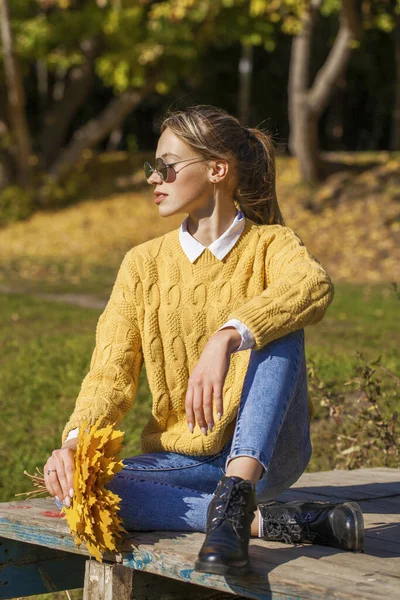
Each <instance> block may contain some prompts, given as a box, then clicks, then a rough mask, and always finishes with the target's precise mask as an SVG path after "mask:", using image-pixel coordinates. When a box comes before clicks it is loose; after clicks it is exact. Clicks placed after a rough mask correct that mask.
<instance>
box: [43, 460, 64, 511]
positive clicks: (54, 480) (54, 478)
mask: <svg viewBox="0 0 400 600" xmlns="http://www.w3.org/2000/svg"><path fill="white" fill-rule="evenodd" d="M48 471H50V472H48ZM44 481H45V484H46V488H47V489H48V491H49V493H50V494H51V495H52V496H58V498H59V499H60V501H62V499H63V494H62V488H61V486H60V482H59V481H58V475H57V465H56V461H55V459H54V457H53V455H51V456H50V458H49V459H48V460H47V463H46V466H45V468H44Z"/></svg>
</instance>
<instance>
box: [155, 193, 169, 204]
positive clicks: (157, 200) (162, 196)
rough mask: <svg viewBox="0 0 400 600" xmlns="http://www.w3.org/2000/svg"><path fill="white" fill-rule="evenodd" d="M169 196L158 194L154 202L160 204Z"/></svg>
mask: <svg viewBox="0 0 400 600" xmlns="http://www.w3.org/2000/svg"><path fill="white" fill-rule="evenodd" d="M167 196H168V194H161V193H159V192H156V194H155V196H154V202H155V203H156V204H158V203H159V202H161V200H164V198H166V197H167Z"/></svg>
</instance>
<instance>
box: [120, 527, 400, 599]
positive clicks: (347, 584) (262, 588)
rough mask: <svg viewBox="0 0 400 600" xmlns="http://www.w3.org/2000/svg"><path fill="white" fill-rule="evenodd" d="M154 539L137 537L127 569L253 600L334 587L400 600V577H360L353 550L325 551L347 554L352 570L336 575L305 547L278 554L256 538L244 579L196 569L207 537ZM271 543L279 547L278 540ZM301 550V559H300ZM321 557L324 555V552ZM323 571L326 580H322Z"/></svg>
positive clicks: (340, 592)
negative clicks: (199, 553) (303, 554)
mask: <svg viewBox="0 0 400 600" xmlns="http://www.w3.org/2000/svg"><path fill="white" fill-rule="evenodd" d="M148 535H149V534H146V535H145V536H143V537H141V535H140V534H138V535H135V548H132V552H127V553H126V554H125V553H123V565H129V566H131V567H132V568H134V569H143V570H146V571H150V572H152V573H158V574H159V575H164V576H167V577H169V578H172V579H178V580H179V579H180V580H186V581H190V582H192V583H195V584H196V585H204V586H205V587H210V586H211V587H214V588H216V589H219V590H221V591H223V592H230V593H234V594H238V595H242V596H245V597H249V598H275V597H277V598H278V597H279V598H281V597H282V598H284V597H298V598H309V599H313V600H314V599H315V600H316V599H317V598H321V597H328V598H329V597H330V596H329V595H328V593H331V591H332V590H333V589H334V590H335V595H334V597H335V598H340V599H343V600H344V599H347V598H353V599H357V598H359V599H361V598H362V599H363V600H364V599H365V600H370V599H371V600H372V599H374V600H375V599H376V598H377V597H380V596H379V594H380V593H381V592H382V590H384V593H385V596H386V598H387V599H388V598H393V599H394V598H396V599H397V597H398V583H399V582H398V578H394V577H392V576H391V574H390V573H386V574H385V578H383V577H380V578H379V582H378V583H377V581H376V580H375V581H372V580H370V579H374V578H371V577H369V574H368V573H357V571H356V570H355V569H354V568H353V566H352V564H351V560H352V556H355V555H354V554H353V553H352V552H344V551H342V550H338V549H333V548H324V551H325V553H328V552H330V553H331V554H335V553H341V554H343V555H345V556H346V558H347V567H346V568H344V566H343V565H341V566H340V567H338V566H337V565H330V566H329V569H330V571H331V573H326V571H327V569H325V570H324V568H323V565H322V563H321V564H320V562H319V560H317V559H313V558H307V556H305V557H303V556H302V553H304V546H302V547H296V548H293V547H292V546H291V545H285V544H277V543H275V551H274V550H271V548H265V542H263V541H262V540H259V539H256V538H252V540H251V544H250V548H249V554H250V563H251V572H250V573H249V574H248V575H246V576H244V577H239V578H235V577H233V576H232V577H221V576H217V575H211V574H204V573H198V572H196V571H194V569H193V563H194V561H195V558H196V554H197V552H198V548H199V545H200V542H201V541H202V540H203V536H202V534H195V533H193V534H186V535H187V538H186V539H185V534H184V535H183V536H182V537H181V539H180V540H179V547H178V540H176V539H175V540H167V539H162V538H161V536H160V535H158V534H154V538H153V540H152V541H151V542H150V541H149V540H148ZM196 537H198V543H196V539H195V538H196ZM136 544H137V546H136ZM269 544H272V545H273V542H269ZM313 548H314V551H317V550H318V548H317V546H314V547H313ZM319 548H321V547H319ZM124 549H125V548H124ZM178 550H179V551H178ZM296 552H297V558H294V554H295V553H296ZM316 554H317V556H318V552H316ZM319 565H320V567H319ZM318 571H319V575H320V576H319V577H316V573H318ZM361 592H362V593H361Z"/></svg>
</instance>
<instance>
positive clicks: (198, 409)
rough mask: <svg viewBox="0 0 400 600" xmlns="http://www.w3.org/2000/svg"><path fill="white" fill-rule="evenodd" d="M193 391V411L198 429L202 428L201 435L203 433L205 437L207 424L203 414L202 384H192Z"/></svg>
mask: <svg viewBox="0 0 400 600" xmlns="http://www.w3.org/2000/svg"><path fill="white" fill-rule="evenodd" d="M193 389H194V397H193V411H194V414H195V417H196V419H197V423H198V424H199V427H200V429H203V428H204V431H203V433H204V432H205V435H207V423H206V419H205V417H204V412H203V384H202V383H200V382H196V383H194V384H193Z"/></svg>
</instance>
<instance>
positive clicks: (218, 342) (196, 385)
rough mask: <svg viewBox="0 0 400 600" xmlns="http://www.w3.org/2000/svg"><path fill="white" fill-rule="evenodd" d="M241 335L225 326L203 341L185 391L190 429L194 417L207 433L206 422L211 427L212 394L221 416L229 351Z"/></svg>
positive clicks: (231, 350)
mask: <svg viewBox="0 0 400 600" xmlns="http://www.w3.org/2000/svg"><path fill="white" fill-rule="evenodd" d="M241 339H242V337H241V335H240V333H239V332H238V331H237V330H236V329H235V328H234V327H226V328H224V329H220V331H217V333H215V334H214V335H213V336H212V337H211V338H210V339H209V341H208V342H207V344H206V345H205V347H204V349H203V352H202V353H201V356H200V358H199V361H198V363H197V365H196V366H195V368H194V369H193V372H192V374H191V376H190V377H189V381H188V389H187V392H186V400H185V409H186V418H187V420H188V424H189V429H190V430H191V431H192V433H193V429H194V426H195V424H196V419H197V423H198V424H199V427H200V428H201V430H202V431H203V433H204V435H207V424H208V427H209V429H210V431H212V428H213V426H214V417H213V405H212V398H213V395H214V399H215V408H216V411H217V414H218V413H219V414H220V416H222V414H223V402H222V400H223V399H222V391H223V388H224V383H225V378H226V375H227V373H228V370H229V365H230V355H231V354H232V352H234V351H235V350H237V348H238V347H239V345H240V342H241ZM219 418H220V417H219ZM191 425H192V427H191Z"/></svg>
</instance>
